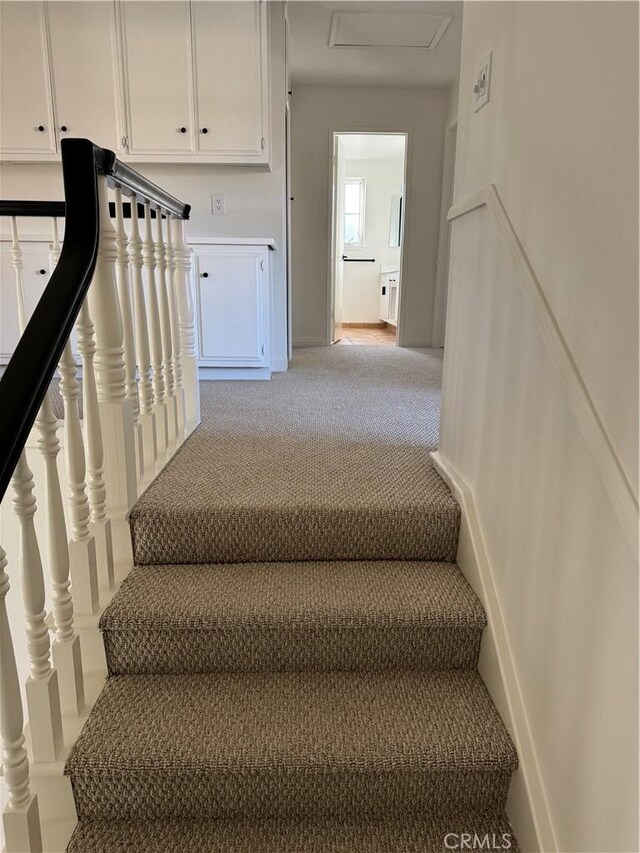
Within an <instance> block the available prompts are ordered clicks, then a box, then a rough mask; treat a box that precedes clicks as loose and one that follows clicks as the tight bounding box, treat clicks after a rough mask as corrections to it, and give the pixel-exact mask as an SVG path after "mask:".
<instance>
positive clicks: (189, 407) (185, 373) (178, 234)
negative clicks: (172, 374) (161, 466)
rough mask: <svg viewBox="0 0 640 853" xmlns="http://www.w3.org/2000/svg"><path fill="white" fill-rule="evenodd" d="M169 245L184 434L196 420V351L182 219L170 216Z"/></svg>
mask: <svg viewBox="0 0 640 853" xmlns="http://www.w3.org/2000/svg"><path fill="white" fill-rule="evenodd" d="M171 227H172V230H173V247H174V254H175V264H176V271H175V292H176V299H177V302H178V322H179V326H180V356H181V360H182V377H183V384H184V393H185V408H186V418H187V425H186V428H187V434H190V433H191V432H193V430H194V429H195V428H196V427H197V426H198V424H199V423H200V385H199V382H198V355H197V351H196V331H195V315H194V310H193V292H192V289H191V255H190V252H189V247H188V246H187V235H186V222H185V221H184V220H183V219H174V220H172V222H171Z"/></svg>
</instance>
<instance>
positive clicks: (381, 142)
mask: <svg viewBox="0 0 640 853" xmlns="http://www.w3.org/2000/svg"><path fill="white" fill-rule="evenodd" d="M340 136H341V138H342V146H343V147H342V150H343V152H344V155H345V158H346V159H347V160H401V159H403V157H404V146H405V141H406V138H405V135H404V134H403V133H341V134H340Z"/></svg>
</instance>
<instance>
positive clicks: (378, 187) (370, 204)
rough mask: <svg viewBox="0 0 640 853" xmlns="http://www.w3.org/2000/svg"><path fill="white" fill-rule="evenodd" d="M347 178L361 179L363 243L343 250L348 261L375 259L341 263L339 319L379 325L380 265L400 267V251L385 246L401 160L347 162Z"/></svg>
mask: <svg viewBox="0 0 640 853" xmlns="http://www.w3.org/2000/svg"><path fill="white" fill-rule="evenodd" d="M346 169H347V177H349V178H364V179H365V187H366V190H365V206H366V209H365V217H364V220H365V240H364V246H363V247H362V248H361V249H355V248H352V247H351V246H348V247H345V254H347V255H348V256H349V257H350V258H351V257H353V258H375V259H376V262H375V264H369V263H363V264H348V263H347V264H345V265H344V290H343V300H344V307H343V320H344V322H345V323H379V322H380V264H397V265H398V268H399V266H400V248H399V247H397V248H396V247H393V246H389V225H390V220H391V198H392V196H394V195H395V196H401V195H402V193H403V186H404V159H403V158H398V159H391V158H387V159H385V160H347V166H346Z"/></svg>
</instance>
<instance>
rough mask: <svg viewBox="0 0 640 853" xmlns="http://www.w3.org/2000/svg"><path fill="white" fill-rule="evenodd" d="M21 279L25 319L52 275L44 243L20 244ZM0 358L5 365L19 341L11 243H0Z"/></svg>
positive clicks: (47, 251)
mask: <svg viewBox="0 0 640 853" xmlns="http://www.w3.org/2000/svg"><path fill="white" fill-rule="evenodd" d="M21 245H22V261H23V269H22V282H23V287H24V301H25V305H26V309H27V319H28V318H29V317H30V316H31V314H32V313H33V309H34V308H35V307H36V305H37V304H38V300H39V299H40V297H41V296H42V293H43V291H44V289H45V287H46V286H47V282H48V281H49V278H50V277H51V266H50V264H49V247H48V245H47V243H22V244H21ZM0 317H1V318H2V320H1V321H0V359H1V360H2V363H3V364H6V363H7V362H8V361H9V359H10V358H11V356H12V355H13V351H14V349H15V348H16V344H17V343H18V341H19V340H20V327H19V324H18V302H17V296H16V278H15V272H14V269H13V267H12V265H11V243H8V242H4V241H3V242H2V243H0Z"/></svg>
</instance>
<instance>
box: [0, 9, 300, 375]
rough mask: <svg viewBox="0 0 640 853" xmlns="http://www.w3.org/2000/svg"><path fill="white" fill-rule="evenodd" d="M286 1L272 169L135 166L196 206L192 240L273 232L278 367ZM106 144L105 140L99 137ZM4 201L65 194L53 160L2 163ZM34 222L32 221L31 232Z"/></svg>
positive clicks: (282, 306) (277, 20) (274, 34)
mask: <svg viewBox="0 0 640 853" xmlns="http://www.w3.org/2000/svg"><path fill="white" fill-rule="evenodd" d="M283 6H284V4H283V3H279V2H270V3H269V37H270V48H271V66H270V75H271V129H272V148H271V151H272V171H268V170H267V169H266V167H260V166H207V165H176V164H171V165H164V164H163V165H154V164H148V163H144V164H136V163H133V164H132V165H133V166H134V168H136V169H137V170H138V171H139V172H141V173H142V174H143V175H146V176H147V177H148V178H150V179H151V180H152V181H154V182H155V183H157V184H159V185H160V186H161V187H163V188H164V189H166V190H168V191H169V192H171V193H172V194H173V195H175V196H177V197H178V198H179V199H181V200H184V201H186V202H188V203H189V204H191V207H192V211H191V220H190V222H189V226H188V233H189V236H190V237H193V238H196V237H272V238H274V239H275V241H276V243H277V251H276V252H274V253H273V254H272V255H271V261H272V267H271V268H272V299H271V311H272V328H271V341H272V364H273V367H274V368H275V369H278V370H282V369H286V366H287V293H286V287H287V285H286V277H285V247H286V244H285V162H284V158H285V151H284V110H285V97H286V82H285V69H284V11H283ZM95 141H96V142H98V143H99V142H100V140H95ZM214 192H215V193H225V195H226V216H215V217H214V216H212V215H211V193H214ZM0 193H1V195H2V197H3V198H21V199H61V198H63V195H62V174H61V170H60V167H59V166H57V165H53V164H29V165H24V164H22V165H9V164H2V165H0ZM33 226H35V223H33V224H32V225H30V226H29V230H31V231H33V230H34V227H33Z"/></svg>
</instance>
